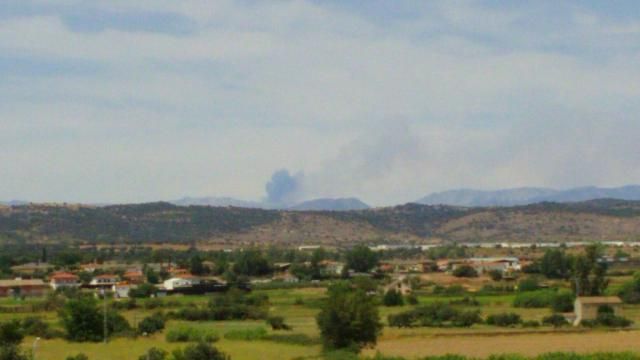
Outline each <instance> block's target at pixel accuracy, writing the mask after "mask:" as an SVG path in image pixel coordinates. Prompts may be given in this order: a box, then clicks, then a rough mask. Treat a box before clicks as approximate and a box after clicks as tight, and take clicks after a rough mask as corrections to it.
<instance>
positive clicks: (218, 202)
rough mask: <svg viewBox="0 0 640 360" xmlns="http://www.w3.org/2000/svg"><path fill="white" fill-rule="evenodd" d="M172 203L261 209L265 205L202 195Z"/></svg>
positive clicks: (172, 202)
mask: <svg viewBox="0 0 640 360" xmlns="http://www.w3.org/2000/svg"><path fill="white" fill-rule="evenodd" d="M170 203H171V204H174V205H178V206H191V205H198V206H218V207H225V206H235V207H242V208H249V209H260V208H264V207H265V206H264V205H263V204H262V203H260V202H256V201H245V200H238V199H234V198H230V197H200V198H195V197H184V198H182V199H179V200H173V201H170Z"/></svg>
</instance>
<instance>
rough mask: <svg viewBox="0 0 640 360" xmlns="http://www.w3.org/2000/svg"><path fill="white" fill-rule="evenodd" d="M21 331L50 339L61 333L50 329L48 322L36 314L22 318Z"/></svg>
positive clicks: (28, 334)
mask: <svg viewBox="0 0 640 360" xmlns="http://www.w3.org/2000/svg"><path fill="white" fill-rule="evenodd" d="M21 327H22V332H23V334H24V335H27V336H36V337H41V338H43V339H51V338H54V337H56V336H60V335H62V334H60V333H59V331H56V330H54V329H52V328H51V327H50V326H49V324H48V323H46V322H44V321H43V320H42V318H40V317H38V316H28V317H26V318H24V319H22V323H21Z"/></svg>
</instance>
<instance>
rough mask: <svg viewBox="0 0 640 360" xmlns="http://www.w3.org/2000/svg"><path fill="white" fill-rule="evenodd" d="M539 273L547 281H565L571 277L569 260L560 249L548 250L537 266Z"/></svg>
mask: <svg viewBox="0 0 640 360" xmlns="http://www.w3.org/2000/svg"><path fill="white" fill-rule="evenodd" d="M538 269H539V270H540V273H541V274H542V275H544V276H546V277H547V278H549V279H567V278H569V276H570V275H571V258H570V257H569V256H568V255H566V254H565V252H564V250H561V249H548V250H547V251H545V253H544V256H543V257H542V259H540V262H539V264H538Z"/></svg>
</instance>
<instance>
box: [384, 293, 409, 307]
mask: <svg viewBox="0 0 640 360" xmlns="http://www.w3.org/2000/svg"><path fill="white" fill-rule="evenodd" d="M382 303H383V304H384V306H402V305H404V299H403V298H402V294H401V293H400V292H398V291H396V290H395V289H391V290H389V291H387V292H386V293H385V294H384V297H383V298H382Z"/></svg>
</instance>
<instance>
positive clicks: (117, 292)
mask: <svg viewBox="0 0 640 360" xmlns="http://www.w3.org/2000/svg"><path fill="white" fill-rule="evenodd" d="M111 290H112V291H113V296H114V297H115V298H116V299H126V298H128V297H129V291H130V290H131V285H129V283H128V282H126V281H123V282H119V283H117V284H114V285H113V286H112V287H111Z"/></svg>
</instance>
